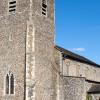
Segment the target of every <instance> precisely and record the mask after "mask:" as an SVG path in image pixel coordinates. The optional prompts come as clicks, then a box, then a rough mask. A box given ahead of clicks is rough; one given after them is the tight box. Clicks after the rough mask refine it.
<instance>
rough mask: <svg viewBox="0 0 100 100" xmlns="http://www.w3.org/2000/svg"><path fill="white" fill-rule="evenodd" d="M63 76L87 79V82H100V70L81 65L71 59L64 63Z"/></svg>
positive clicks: (91, 66) (84, 64)
mask: <svg viewBox="0 0 100 100" xmlns="http://www.w3.org/2000/svg"><path fill="white" fill-rule="evenodd" d="M63 75H64V76H75V77H85V78H86V79H87V80H92V81H97V82H100V77H99V76H100V68H99V67H96V66H93V65H89V64H86V63H81V62H78V61H75V60H71V59H65V60H64V61H63Z"/></svg>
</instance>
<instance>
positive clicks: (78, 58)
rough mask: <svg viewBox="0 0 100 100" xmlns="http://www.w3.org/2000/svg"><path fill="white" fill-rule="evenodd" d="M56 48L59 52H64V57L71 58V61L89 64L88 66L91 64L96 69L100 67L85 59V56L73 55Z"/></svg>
mask: <svg viewBox="0 0 100 100" xmlns="http://www.w3.org/2000/svg"><path fill="white" fill-rule="evenodd" d="M55 48H56V49H57V50H59V51H60V52H62V53H63V54H64V55H66V57H67V58H71V59H74V60H77V61H80V62H83V63H87V64H90V65H94V66H96V67H100V65H98V64H96V63H95V62H93V61H91V60H89V59H87V58H85V57H83V56H80V55H78V54H76V53H73V52H71V51H69V50H66V49H64V48H62V47H60V46H57V45H56V46H55Z"/></svg>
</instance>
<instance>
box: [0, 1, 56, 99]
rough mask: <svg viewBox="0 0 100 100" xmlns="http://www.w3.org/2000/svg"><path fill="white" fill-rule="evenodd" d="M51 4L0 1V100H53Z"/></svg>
mask: <svg viewBox="0 0 100 100" xmlns="http://www.w3.org/2000/svg"><path fill="white" fill-rule="evenodd" d="M53 49H54V0H0V80H1V81H0V100H56V99H55V96H54V95H55V89H54V78H53V72H52V70H53V68H52V67H53Z"/></svg>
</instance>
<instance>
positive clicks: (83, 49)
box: [72, 48, 85, 52]
mask: <svg viewBox="0 0 100 100" xmlns="http://www.w3.org/2000/svg"><path fill="white" fill-rule="evenodd" d="M72 50H73V51H79V52H82V51H85V48H73V49H72Z"/></svg>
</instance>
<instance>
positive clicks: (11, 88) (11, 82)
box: [10, 74, 14, 94]
mask: <svg viewBox="0 0 100 100" xmlns="http://www.w3.org/2000/svg"><path fill="white" fill-rule="evenodd" d="M10 94H14V76H13V74H11V77H10Z"/></svg>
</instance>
